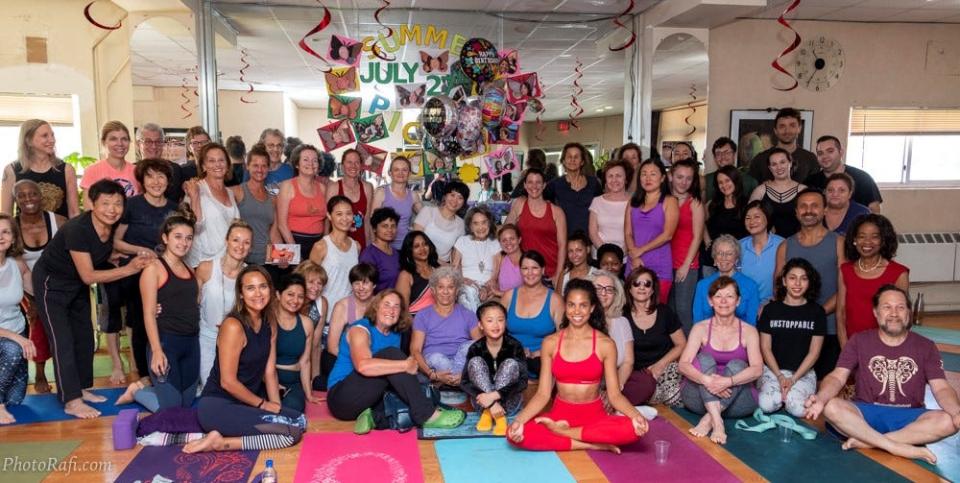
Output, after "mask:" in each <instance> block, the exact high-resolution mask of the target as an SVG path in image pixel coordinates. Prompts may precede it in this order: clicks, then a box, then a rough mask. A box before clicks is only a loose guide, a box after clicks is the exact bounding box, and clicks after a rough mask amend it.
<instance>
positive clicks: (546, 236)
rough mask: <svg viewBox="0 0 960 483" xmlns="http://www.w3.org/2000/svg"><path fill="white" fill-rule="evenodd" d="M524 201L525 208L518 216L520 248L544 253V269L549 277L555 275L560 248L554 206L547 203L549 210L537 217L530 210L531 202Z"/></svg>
mask: <svg viewBox="0 0 960 483" xmlns="http://www.w3.org/2000/svg"><path fill="white" fill-rule="evenodd" d="M522 203H523V208H522V209H521V210H520V216H519V217H518V218H517V226H518V227H519V228H520V233H521V240H520V248H523V251H527V250H534V251H537V252H539V253H540V254H541V255H543V259H544V260H546V262H547V266H546V267H544V270H545V272H546V274H547V276H548V277H553V275H554V274H555V273H556V271H557V250H559V249H560V247H559V246H558V245H557V224H556V222H555V221H553V207H552V206H550V203H547V210H546V211H544V212H543V216H542V217H540V218H537V217H536V216H533V213H531V212H530V204H529V203H527V201H526V200H524V201H522Z"/></svg>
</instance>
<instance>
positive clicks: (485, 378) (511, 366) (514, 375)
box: [461, 356, 523, 414]
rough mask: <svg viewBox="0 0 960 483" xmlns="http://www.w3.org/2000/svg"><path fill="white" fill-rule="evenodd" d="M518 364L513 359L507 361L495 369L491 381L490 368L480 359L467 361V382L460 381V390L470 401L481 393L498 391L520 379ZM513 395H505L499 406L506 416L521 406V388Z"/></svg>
mask: <svg viewBox="0 0 960 483" xmlns="http://www.w3.org/2000/svg"><path fill="white" fill-rule="evenodd" d="M520 364H521V363H519V362H517V361H516V360H514V359H507V360H506V361H504V362H503V364H500V367H498V368H497V373H496V374H494V376H493V380H492V381H491V380H490V368H489V367H487V363H486V361H484V360H483V358H482V357H479V356H477V357H474V358H473V359H470V360H469V361H467V376H468V377H469V381H462V382H461V388H462V389H463V392H465V393H467V394H468V395H469V396H470V398H471V399H473V400H476V398H477V396H479V395H480V394H481V393H485V392H491V391H499V390H500V389H503V388H505V387H507V386H509V385H510V384H513V383H514V382H517V379H519V378H520ZM518 388H519V389H520V390H519V391H517V392H515V393H513V394H506V395H504V396H503V399H501V400H500V401H499V402H500V405H501V406H503V409H504V411H506V412H507V414H515V413H516V412H517V411H518V410H519V409H520V405H521V404H523V387H522V386H520V387H518Z"/></svg>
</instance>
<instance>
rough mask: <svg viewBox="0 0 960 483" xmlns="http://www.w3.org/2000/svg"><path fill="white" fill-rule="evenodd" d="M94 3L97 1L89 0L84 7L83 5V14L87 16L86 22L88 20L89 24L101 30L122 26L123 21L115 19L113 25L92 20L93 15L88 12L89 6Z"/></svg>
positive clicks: (115, 28)
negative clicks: (115, 21) (90, 0)
mask: <svg viewBox="0 0 960 483" xmlns="http://www.w3.org/2000/svg"><path fill="white" fill-rule="evenodd" d="M94 3H97V2H96V1H93V2H90V3H88V4H87V6H86V7H83V16H84V17H86V18H87V22H90V23H91V24H93V26H94V27H97V28H100V29H103V30H117V29H118V28H120V27H123V22H122V21H119V20H118V21H117V24H116V25H114V26H113V27H111V26H109V25H104V24H102V23H100V22H97V21H96V20H94V19H93V15H91V14H90V8H91V7H93V4H94Z"/></svg>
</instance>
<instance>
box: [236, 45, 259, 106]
mask: <svg viewBox="0 0 960 483" xmlns="http://www.w3.org/2000/svg"><path fill="white" fill-rule="evenodd" d="M240 63H241V64H243V66H242V67H240V82H246V83H247V92H246V93H245V94H243V95H242V96H240V102H242V103H244V104H256V103H257V101H248V100H247V99H245V98H244V96H246V95H248V94H253V83H251V82H249V81H247V79H246V78H245V77H244V76H246V70H247V69H248V68H249V67H250V63H249V62H247V49H244V48H241V49H240Z"/></svg>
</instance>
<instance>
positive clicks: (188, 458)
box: [117, 446, 260, 483]
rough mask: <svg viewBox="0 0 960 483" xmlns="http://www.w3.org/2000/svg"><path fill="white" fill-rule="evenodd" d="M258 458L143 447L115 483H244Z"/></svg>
mask: <svg viewBox="0 0 960 483" xmlns="http://www.w3.org/2000/svg"><path fill="white" fill-rule="evenodd" d="M259 454H260V452H259V451H211V452H209V453H197V454H187V453H184V452H183V446H147V447H145V448H143V450H142V451H140V453H138V454H137V456H136V458H134V459H133V461H131V462H130V464H128V465H127V467H126V469H124V470H123V473H121V474H120V477H119V478H117V481H118V482H124V483H125V482H131V483H132V482H134V481H151V480H152V479H153V478H154V477H156V476H157V475H159V476H162V477H164V478H166V479H168V480H173V481H176V482H203V483H207V482H223V483H225V482H232V481H243V482H246V481H248V480H249V479H250V472H251V471H252V470H253V465H254V464H255V463H256V462H257V456H258V455H259Z"/></svg>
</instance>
